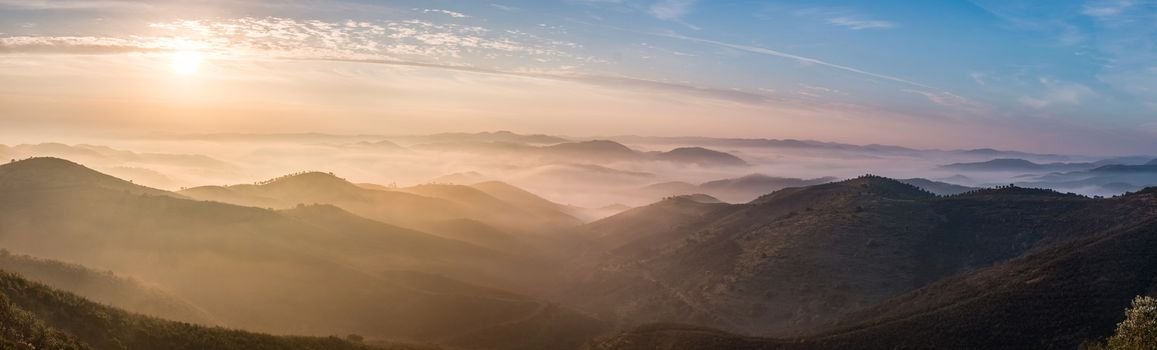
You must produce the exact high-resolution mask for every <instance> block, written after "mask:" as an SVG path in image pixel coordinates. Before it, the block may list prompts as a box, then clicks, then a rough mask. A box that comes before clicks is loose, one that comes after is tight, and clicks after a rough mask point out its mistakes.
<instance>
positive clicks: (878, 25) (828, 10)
mask: <svg viewBox="0 0 1157 350" xmlns="http://www.w3.org/2000/svg"><path fill="white" fill-rule="evenodd" d="M794 13H795V15H796V16H799V17H809V18H816V19H821V20H823V21H824V23H827V24H831V25H836V26H841V27H845V28H848V29H852V30H863V29H886V28H894V27H896V26H898V25H897V24H896V23H895V22H891V21H885V20H879V19H875V18H872V17H871V16H869V15H866V14H863V13H859V12H858V11H855V10H853V9H850V8H843V7H809V8H805V9H800V10H796V11H795V12H794Z"/></svg>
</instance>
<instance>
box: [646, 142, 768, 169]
mask: <svg viewBox="0 0 1157 350" xmlns="http://www.w3.org/2000/svg"><path fill="white" fill-rule="evenodd" d="M654 157H655V159H657V160H662V161H668V162H677V163H691V164H697V165H700V166H705V167H713V166H731V167H734V166H746V165H750V164H748V163H747V161H744V160H743V159H741V158H739V157H736V156H734V155H731V154H730V153H725V152H720V151H715V150H710V149H706V148H703V147H680V148H676V149H673V150H670V151H667V152H660V153H658V154H655V156H654Z"/></svg>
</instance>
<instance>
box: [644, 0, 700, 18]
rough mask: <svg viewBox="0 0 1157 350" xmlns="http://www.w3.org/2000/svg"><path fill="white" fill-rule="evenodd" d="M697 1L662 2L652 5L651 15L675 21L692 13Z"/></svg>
mask: <svg viewBox="0 0 1157 350" xmlns="http://www.w3.org/2000/svg"><path fill="white" fill-rule="evenodd" d="M695 2H696V0H660V1H659V2H656V3H654V4H651V7H650V13H651V15H652V16H655V18H658V19H662V20H668V21H675V20H680V19H682V18H683V16H686V15H687V14H688V13H691V9H692V8H693V7H695Z"/></svg>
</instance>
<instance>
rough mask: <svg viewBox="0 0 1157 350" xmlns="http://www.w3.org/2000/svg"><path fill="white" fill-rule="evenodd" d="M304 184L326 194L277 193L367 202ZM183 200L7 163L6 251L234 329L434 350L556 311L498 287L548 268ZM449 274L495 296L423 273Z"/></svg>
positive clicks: (538, 279)
mask: <svg viewBox="0 0 1157 350" xmlns="http://www.w3.org/2000/svg"><path fill="white" fill-rule="evenodd" d="M58 180H59V181H62V183H64V184H66V185H67V186H60V185H58V184H56V183H54V182H53V181H58ZM297 180H301V181H308V183H309V184H316V185H318V186H324V187H322V188H318V189H313V188H308V187H306V188H298V187H296V186H288V185H286V184H271V185H272V186H273V187H272V188H270V189H269V191H268V193H272V194H283V193H298V194H305V195H310V196H316V197H318V198H327V197H329V198H344V197H345V196H351V195H352V196H357V195H360V194H361V193H362V192H360V189H359V190H357V191H355V190H354V189H357V188H356V186H355V187H354V189H351V188H350V187H349V186H347V184H348V183H346V182H341V181H335V180H333V179H332V178H328V177H325V176H321V175H313V176H311V177H308V178H301V179H294V180H293V181H297ZM400 195H402V196H407V197H408V196H414V195H411V194H405V193H402V194H400ZM181 197H182V196H179V195H173V194H168V193H166V192H164V191H159V190H152V189H147V188H141V187H139V186H135V185H132V184H130V183H128V182H124V181H119V180H117V179H115V178H112V177H108V176H106V175H103V174H100V173H98V172H95V171H93V170H91V169H88V168H85V167H83V166H80V165H78V164H75V163H71V162H68V161H65V160H61V159H33V160H28V161H21V162H15V163H11V164H6V165H3V166H0V245H3V246H5V247H8V248H9V249H12V250H15V251H20V252H24V253H28V254H31V255H35V256H39V257H45V258H49V259H57V260H66V261H71V262H76V263H79V264H82V265H84V266H90V267H99V268H101V269H109V270H113V271H117V272H119V273H124V274H126V275H132V276H134V277H139V278H141V279H142V280H147V281H150V282H153V283H156V284H157V285H159V286H161V287H163V288H165V289H166V290H168V291H170V292H171V293H173V294H174V295H176V296H178V297H180V298H182V299H184V300H188V301H189V302H191V303H193V304H195V305H197V306H199V307H201V308H203V309H204V310H206V311H207V312H208V313H209V314H212V315H213V316H214V317H215V318H216V319H217V320H219V321H220V322H221V323H222V324H224V325H227V326H229V327H238V328H244V329H248V330H256V331H264V332H275V333H281V334H285V333H288V334H302V335H329V334H349V333H357V334H362V335H365V336H367V337H369V338H371V339H410V340H416V341H433V340H437V339H442V338H443V337H445V336H447V335H450V334H457V332H460V330H462V329H473V328H482V327H490V326H494V325H499V324H505V323H508V322H511V321H514V320H523V319H525V318H526V317H528V316H530V315H533V314H535V313H537V312H539V310H540V309H541V307H542V305H543V302H540V301H537V300H535V299H534V298H530V297H526V296H516V297H512V296H511V295H518V294H519V293H509V292H508V293H505V294H503V295H502V296H496V295H495V294H494V293H493V290H494V289H495V288H493V287H494V286H499V285H529V284H542V283H543V281H544V279H543V276H550V275H551V274H550V273H549V272H550V270H549V269H550V267H549V265H547V264H541V263H534V262H532V261H527V260H524V259H523V258H520V257H516V256H513V255H509V254H505V253H501V252H498V251H495V250H491V249H487V248H483V247H479V246H476V245H471V244H468V243H464V242H459V241H452V240H448V239H444V238H439V237H436V236H432V235H428V234H422V233H420V232H417V231H413V230H407V229H401V228H399V227H396V226H391V225H387V224H384V223H380V222H376V221H372V220H369V219H365V218H361V217H358V216H356V215H354V214H350V213H348V212H346V211H344V210H341V209H338V208H336V207H331V206H302V207H300V208H295V209H292V210H289V211H272V210H268V209H262V208H253V207H243V206H236V205H230V204H223V203H217V202H207V201H196V200H189V199H185V198H181ZM355 198H356V197H355ZM431 200H433V199H431ZM399 271H408V272H409V273H405V274H399V273H397V272H399ZM436 275H445V276H469V277H472V278H473V279H474V280H475V281H477V282H479V283H480V284H485V285H486V286H480V285H476V284H472V283H465V282H461V281H456V280H454V279H452V278H443V279H436V280H435V281H453V283H450V282H447V283H429V281H431V279H430V278H428V277H422V276H436ZM486 276H492V277H493V278H488V277H486ZM483 280H485V281H483ZM482 282H485V283H482ZM531 282H533V283H531ZM499 289H500V288H499ZM544 327H548V326H546V325H544ZM548 328H549V327H548Z"/></svg>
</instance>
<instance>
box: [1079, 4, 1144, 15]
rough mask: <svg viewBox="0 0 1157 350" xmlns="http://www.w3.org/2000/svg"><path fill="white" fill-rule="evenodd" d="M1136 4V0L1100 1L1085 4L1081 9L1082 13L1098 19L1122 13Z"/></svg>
mask: <svg viewBox="0 0 1157 350" xmlns="http://www.w3.org/2000/svg"><path fill="white" fill-rule="evenodd" d="M1135 4H1136V3H1135V2H1133V1H1130V0H1124V1H1120V0H1118V1H1100V2H1097V3H1095V4H1094V3H1090V4H1085V6H1084V7H1083V8H1082V9H1081V14H1084V15H1086V16H1089V17H1094V18H1098V19H1106V18H1109V17H1113V16H1117V15H1120V14H1121V13H1123V12H1125V11H1126V10H1128V9H1129V8H1130V7H1133V5H1135Z"/></svg>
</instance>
